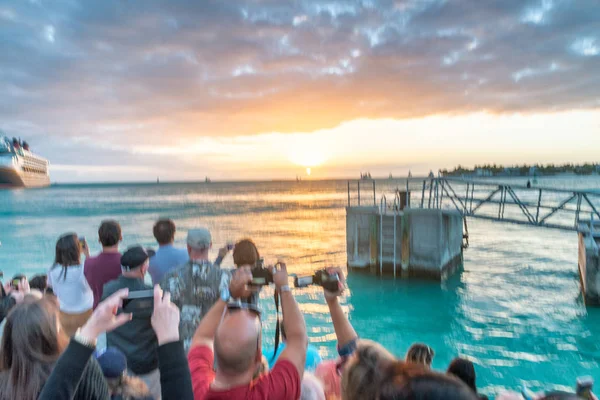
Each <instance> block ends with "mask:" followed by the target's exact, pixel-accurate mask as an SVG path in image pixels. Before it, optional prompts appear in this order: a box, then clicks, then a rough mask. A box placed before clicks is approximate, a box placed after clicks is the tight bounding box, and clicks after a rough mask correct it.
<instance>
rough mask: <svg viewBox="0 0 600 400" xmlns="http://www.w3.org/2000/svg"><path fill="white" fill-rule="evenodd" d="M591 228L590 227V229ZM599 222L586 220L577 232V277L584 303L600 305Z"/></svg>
mask: <svg viewBox="0 0 600 400" xmlns="http://www.w3.org/2000/svg"><path fill="white" fill-rule="evenodd" d="M590 228H591V229H590ZM599 248H600V222H599V221H594V222H590V221H587V222H585V223H583V224H581V225H580V232H579V260H578V261H579V262H578V264H579V278H580V280H581V291H582V293H583V298H584V300H585V304H586V305H591V306H600V251H599Z"/></svg>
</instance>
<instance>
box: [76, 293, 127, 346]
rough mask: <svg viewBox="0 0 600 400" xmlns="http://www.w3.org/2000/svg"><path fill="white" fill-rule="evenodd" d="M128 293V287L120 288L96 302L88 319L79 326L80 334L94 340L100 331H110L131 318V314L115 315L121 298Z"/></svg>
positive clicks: (121, 302)
mask: <svg viewBox="0 0 600 400" xmlns="http://www.w3.org/2000/svg"><path fill="white" fill-rule="evenodd" d="M128 294H129V289H121V290H118V291H116V292H115V293H113V294H112V295H111V296H110V297H107V298H106V299H105V300H104V301H103V302H101V303H100V304H98V307H96V309H95V310H94V313H93V314H92V316H91V317H90V319H88V321H87V322H86V323H85V325H84V326H83V327H82V328H81V331H80V334H81V336H83V337H85V338H87V339H91V340H95V339H96V338H98V336H99V335H101V334H102V333H104V332H110V331H112V330H113V329H115V328H118V327H119V326H121V325H123V324H125V323H126V322H127V321H129V320H131V314H126V313H121V314H119V315H117V311H118V310H119V308H121V307H122V305H123V299H124V298H126V297H127V295H128Z"/></svg>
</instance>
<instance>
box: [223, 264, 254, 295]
mask: <svg viewBox="0 0 600 400" xmlns="http://www.w3.org/2000/svg"><path fill="white" fill-rule="evenodd" d="M250 282H252V270H251V269H250V267H249V266H243V267H239V268H238V269H236V270H235V271H234V272H233V276H232V277H231V282H230V283H229V294H230V295H231V297H233V298H234V299H245V298H247V297H250V296H251V295H252V293H253V291H252V290H251V289H250V288H249V287H248V284H249V283H250Z"/></svg>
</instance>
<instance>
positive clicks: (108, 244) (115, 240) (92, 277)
mask: <svg viewBox="0 0 600 400" xmlns="http://www.w3.org/2000/svg"><path fill="white" fill-rule="evenodd" d="M122 239H123V238H122V236H121V225H119V223H118V222H117V221H112V220H107V221H102V223H101V224H100V228H99V229H98V241H99V242H100V244H102V253H100V254H98V255H97V256H96V257H88V258H87V259H86V260H85V264H84V266H83V273H84V275H85V279H86V280H87V282H88V284H89V285H90V288H92V292H94V309H96V306H97V305H98V303H99V302H100V299H102V288H103V287H104V284H105V283H108V282H110V281H113V280H115V279H117V278H118V277H119V276H120V275H121V253H119V242H120V241H121V240H122Z"/></svg>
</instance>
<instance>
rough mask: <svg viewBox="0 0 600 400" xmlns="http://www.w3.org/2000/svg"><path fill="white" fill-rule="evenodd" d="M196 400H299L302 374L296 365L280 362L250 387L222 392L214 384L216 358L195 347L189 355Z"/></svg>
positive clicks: (205, 349) (202, 348) (209, 350)
mask: <svg viewBox="0 0 600 400" xmlns="http://www.w3.org/2000/svg"><path fill="white" fill-rule="evenodd" d="M188 363H189V365H190V373H191V375H192V386H193V388H194V400H296V399H298V398H300V375H299V374H298V370H297V369H296V367H294V364H292V363H291V362H289V361H287V360H281V361H278V362H277V364H275V366H274V367H273V369H272V370H271V371H270V372H269V373H268V374H265V375H263V376H261V377H260V378H258V379H256V380H254V381H253V382H252V383H250V384H249V385H245V386H238V387H235V388H232V389H228V390H223V391H218V390H213V389H212V388H211V387H210V385H211V383H212V382H213V380H214V379H215V372H214V370H213V365H214V356H213V352H212V350H211V349H210V348H209V347H207V346H196V347H193V348H192V349H191V350H190V352H189V354H188Z"/></svg>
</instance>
